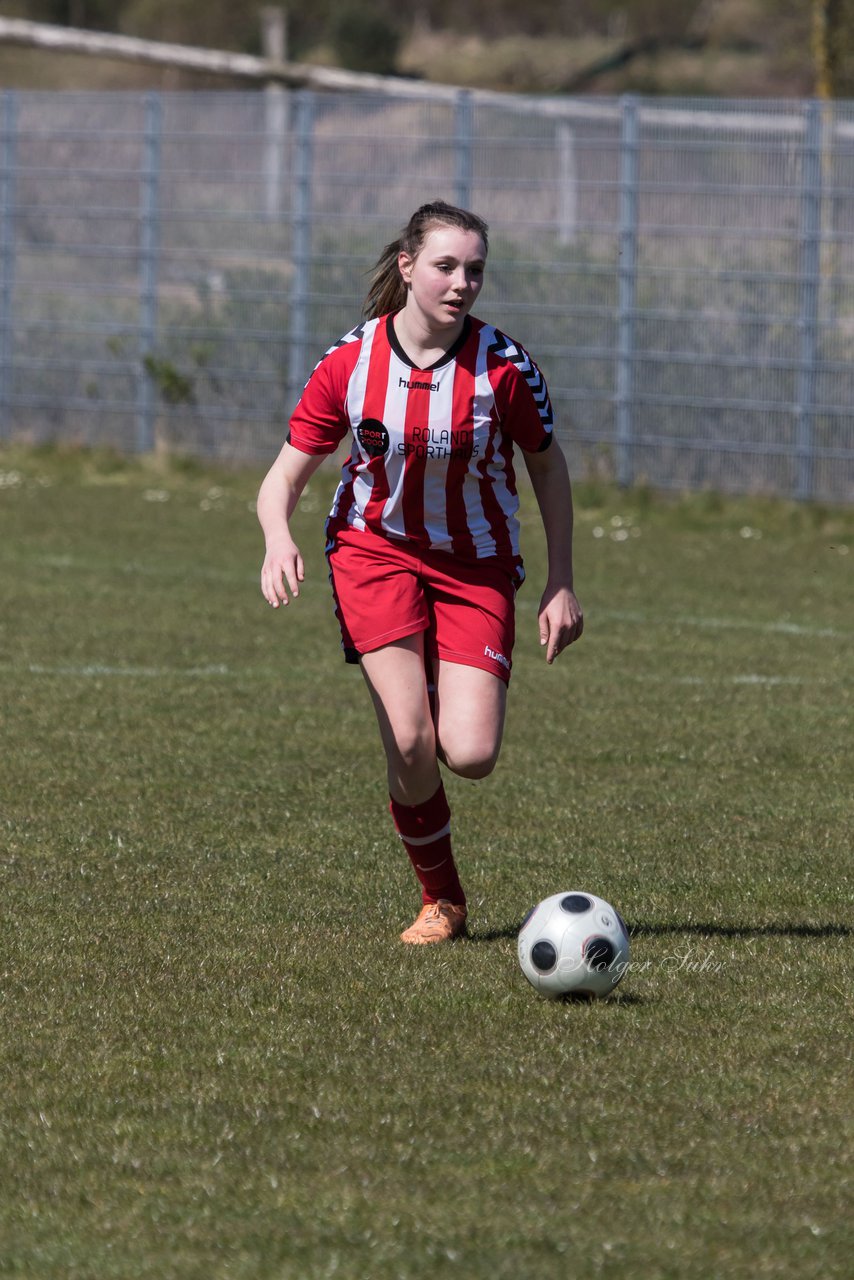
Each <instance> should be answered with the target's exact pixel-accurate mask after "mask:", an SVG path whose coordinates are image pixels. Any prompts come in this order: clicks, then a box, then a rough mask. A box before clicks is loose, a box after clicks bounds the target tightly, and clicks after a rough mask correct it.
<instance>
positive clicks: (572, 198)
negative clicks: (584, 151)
mask: <svg viewBox="0 0 854 1280" xmlns="http://www.w3.org/2000/svg"><path fill="white" fill-rule="evenodd" d="M555 143H556V145H557V173H558V178H557V182H558V190H557V209H558V212H557V241H558V244H560V245H569V244H574V243H575V236H576V229H577V225H578V173H577V167H576V163H575V134H574V132H573V130H572V128H571V127H570V126H569V125H568V124H567V123H566V122H565V121H563V120H562V121H561V122H560V123H559V124H558V126H557V129H556V130H555Z"/></svg>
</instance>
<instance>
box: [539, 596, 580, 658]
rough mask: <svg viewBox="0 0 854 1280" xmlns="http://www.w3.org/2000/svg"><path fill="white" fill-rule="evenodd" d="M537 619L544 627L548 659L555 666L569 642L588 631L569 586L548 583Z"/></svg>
mask: <svg viewBox="0 0 854 1280" xmlns="http://www.w3.org/2000/svg"><path fill="white" fill-rule="evenodd" d="M537 621H538V623H539V627H540V644H541V645H546V646H547V647H546V662H548V664H549V665H550V666H551V664H552V663H553V662H554V660H555V658H556V657H557V656H558V654H559V653H562V652H563V650H564V649H565V648H566V647H567V645H570V644H572V643H573V642H574V641H575V640H577V639H578V638H579V636H580V635H581V633H582V631H583V630H584V614H583V612H582V610H581V605H580V604H579V603H578V600H577V599H576V597H575V592H574V591H571V590H570V589H569V587H562V586H551V585H547V586H546V589H545V591H544V592H543V598H542V600H541V601H540V609H539V614H538V616H537Z"/></svg>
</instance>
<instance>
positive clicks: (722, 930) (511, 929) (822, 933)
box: [468, 920, 854, 942]
mask: <svg viewBox="0 0 854 1280" xmlns="http://www.w3.org/2000/svg"><path fill="white" fill-rule="evenodd" d="M521 924H522V922H521V920H520V921H519V923H518V924H508V925H504V926H503V927H502V928H499V929H470V930H469V934H468V940H469V942H499V941H501V940H502V939H505V938H516V937H518V934H519V929H520V928H521ZM626 927H627V928H628V931H629V936H630V937H631V938H663V937H667V935H668V934H673V933H679V934H689V935H696V936H697V937H700V938H850V937H851V935H852V933H854V929H852V928H851V927H850V926H849V925H847V924H755V925H749V924H709V923H702V922H699V923H697V924H694V923H691V924H682V923H680V922H679V921H674V922H673V923H672V924H644V923H643V922H642V921H635V922H634V923H629V922H628V921H627V923H626Z"/></svg>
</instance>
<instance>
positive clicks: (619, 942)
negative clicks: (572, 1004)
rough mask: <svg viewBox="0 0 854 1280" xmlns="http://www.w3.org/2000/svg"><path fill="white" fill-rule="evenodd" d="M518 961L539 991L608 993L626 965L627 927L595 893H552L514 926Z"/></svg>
mask: <svg viewBox="0 0 854 1280" xmlns="http://www.w3.org/2000/svg"><path fill="white" fill-rule="evenodd" d="M518 945H519V964H520V965H521V966H522V972H523V973H524V975H525V977H526V978H527V979H528V981H529V982H530V983H531V985H532V986H534V987H536V989H537V990H538V991H539V992H540V994H541V995H544V996H548V997H550V998H551V999H554V998H556V997H557V996H563V995H574V996H587V997H595V996H607V995H609V994H610V993H611V992H612V991H613V990H614V987H616V985H617V983H618V982H619V981H620V979H621V978H622V977H623V975H624V974H625V972H626V969H627V968H628V964H629V931H628V929H627V928H626V925H625V921H624V920H623V918H622V916H621V915H620V913H619V911H615V909H614V908H613V907H612V906H611V905H610V903H608V902H605V900H604V899H603V898H597V897H596V895H595V893H579V892H575V891H567V892H566V893H553V894H552V895H551V897H550V898H544V899H543V901H542V902H540V903H538V904H537V906H536V907H533V908H532V909H531V910H530V911H529V912H528V914H527V915H526V916H525V919H524V920H523V921H522V927H521V929H520V930H519V944H518Z"/></svg>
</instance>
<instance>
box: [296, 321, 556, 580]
mask: <svg viewBox="0 0 854 1280" xmlns="http://www.w3.org/2000/svg"><path fill="white" fill-rule="evenodd" d="M348 431H349V432H352V436H353V445H352V450H351V453H350V456H349V458H348V459H347V461H346V462H345V464H344V467H343V468H342V472H341V482H340V484H339V486H338V491H337V493H336V495H335V501H334V503H333V507H332V511H331V512H330V516H329V523H328V533H329V536H330V538H331V539H334V537H335V533H336V530H337V529H339V528H341V527H342V526H344V525H351V526H352V527H353V528H355V529H365V528H368V529H371V530H372V531H373V532H375V533H378V534H381V535H384V536H385V537H388V538H402V539H405V540H406V541H408V542H411V543H413V544H415V545H416V546H418V547H423V548H425V549H430V550H435V551H448V552H452V553H453V554H454V555H457V556H460V557H461V558H463V559H481V558H483V557H484V556H496V555H497V556H502V557H513V558H515V557H518V555H519V522H518V520H517V518H516V512H517V510H518V507H519V498H518V494H517V490H516V478H515V474H514V470H513V446H514V444H516V445H518V446H519V447H520V448H522V449H524V450H527V451H528V452H531V453H535V452H538V451H540V450H542V449H545V448H547V447H548V445H549V444H550V443H551V439H552V411H551V404H550V403H549V395H548V388H547V387H546V383H545V379H544V378H543V375H542V374H541V373H540V371H539V369H538V368H537V366H536V365H535V364H534V362H533V360H532V359H531V358H530V356H529V355H528V354H527V352H526V351H525V350H524V349H523V348H522V347H520V346H519V344H518V343H516V342H514V341H513V340H512V339H510V338H508V337H506V336H505V335H504V334H503V333H501V332H500V331H499V330H498V329H496V328H494V327H493V326H491V325H488V324H484V323H483V322H482V321H480V320H475V319H474V318H473V317H467V319H466V323H465V326H464V328H463V331H462V333H461V334H460V337H459V339H458V340H457V342H456V343H455V344H454V346H453V347H452V348H451V349H450V350H449V351H448V352H447V353H446V355H445V356H444V357H443V359H442V360H440V361H439V362H438V363H437V364H435V365H433V366H432V367H431V368H429V369H416V368H414V367H413V365H412V364H411V363H410V361H409V359H408V358H407V356H406V353H405V352H404V351H403V349H402V347H401V346H400V343H399V341H398V339H397V335H396V333H395V330H394V325H393V323H392V317H391V316H390V315H389V316H382V317H380V318H379V319H375V320H368V321H366V322H365V323H363V324H360V325H359V326H358V327H357V328H355V329H353V330H351V332H350V333H348V334H346V335H345V336H344V337H343V338H341V340H340V341H339V342H337V343H336V344H335V346H333V347H330V349H329V350H328V351H327V352H326V354H325V355H324V357H323V358H322V360H321V361H320V363H319V364H318V365H317V367H316V368H315V370H314V372H313V373H312V375H311V377H310V378H309V380H308V383H307V384H306V387H305V390H304V392H303V395H302V398H301V400H300V402H299V404H298V405H297V407H296V409H295V411H294V414H293V417H292V418H291V423H290V435H289V437H288V439H289V440H290V443H291V444H292V445H293V446H294V448H296V449H300V450H302V451H303V452H304V453H312V454H317V453H332V452H334V450H335V449H336V448H337V446H338V445H339V444H340V442H341V441H342V440H343V438H344V436H345V435H346V434H347V432H348Z"/></svg>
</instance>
